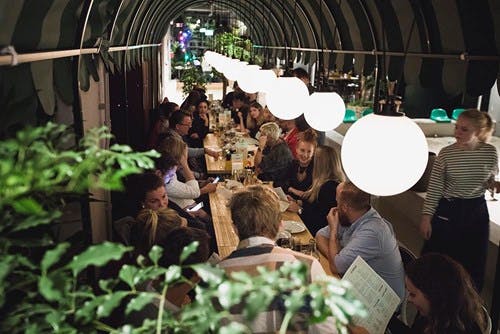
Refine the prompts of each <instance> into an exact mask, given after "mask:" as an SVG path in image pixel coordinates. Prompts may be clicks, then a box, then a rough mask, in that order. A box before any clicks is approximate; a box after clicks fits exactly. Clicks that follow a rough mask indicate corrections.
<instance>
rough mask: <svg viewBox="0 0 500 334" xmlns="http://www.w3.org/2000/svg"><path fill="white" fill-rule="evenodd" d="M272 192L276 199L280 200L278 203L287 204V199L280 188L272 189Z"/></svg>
mask: <svg viewBox="0 0 500 334" xmlns="http://www.w3.org/2000/svg"><path fill="white" fill-rule="evenodd" d="M273 190H274V192H275V193H276V195H278V197H279V198H280V201H286V202H288V198H286V195H285V192H284V191H283V189H282V188H281V187H277V188H273Z"/></svg>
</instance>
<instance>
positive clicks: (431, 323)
mask: <svg viewBox="0 0 500 334" xmlns="http://www.w3.org/2000/svg"><path fill="white" fill-rule="evenodd" d="M306 74H307V73H306ZM301 75H302V76H303V73H302V72H301V71H300V70H298V73H296V76H297V77H299V78H300V76H301ZM304 82H305V83H306V84H307V81H304ZM223 105H224V106H226V107H228V108H231V111H232V117H233V120H234V124H235V126H236V127H237V128H238V129H239V130H240V131H245V132H247V133H248V135H249V136H251V137H254V138H256V139H257V140H258V148H257V151H256V153H255V157H254V163H255V173H256V175H257V177H258V178H259V179H261V180H262V181H273V183H274V186H275V187H282V189H283V190H284V191H285V193H286V194H287V197H288V200H289V206H288V209H287V210H290V211H292V212H296V213H297V214H298V215H299V216H300V217H301V219H302V220H303V222H304V223H305V225H306V226H307V228H308V229H309V231H310V232H311V234H312V235H313V236H315V238H316V242H317V246H318V250H319V251H320V252H321V253H322V254H323V255H325V256H326V257H327V258H328V262H329V266H330V270H331V272H332V273H334V274H338V275H339V276H342V275H343V274H344V273H345V272H346V270H347V269H348V268H349V266H350V265H351V263H352V262H353V261H354V260H355V258H356V257H357V256H361V257H362V258H363V259H364V260H365V261H366V262H367V263H368V265H370V267H372V269H373V270H374V271H375V272H376V273H377V274H378V275H379V276H380V277H381V278H382V279H384V280H385V281H386V282H387V283H388V285H389V286H390V287H391V288H392V289H393V290H394V292H395V293H396V294H397V295H398V296H399V297H400V298H401V300H403V299H405V298H407V300H408V302H410V303H412V304H414V305H415V307H416V309H417V310H418V314H417V316H416V319H415V321H414V323H413V325H412V326H411V327H409V326H407V325H406V324H404V323H403V322H401V321H400V320H399V318H398V314H399V311H400V309H398V310H397V311H396V313H395V315H394V317H393V318H392V319H391V321H390V323H389V329H390V331H391V333H429V334H431V333H432V334H446V333H464V334H465V333H482V332H483V331H484V328H485V326H486V323H487V314H485V312H484V309H483V307H482V301H481V298H480V297H479V295H478V292H480V291H481V289H482V286H483V280H484V271H485V262H484V261H485V258H486V247H487V242H488V222H489V219H488V211H487V207H486V202H485V200H484V193H485V190H486V189H488V188H489V187H497V186H498V184H497V183H496V182H495V181H494V176H495V175H496V174H497V172H498V161H497V153H496V150H495V148H494V147H493V146H492V145H490V144H488V143H487V142H488V139H489V137H490V136H491V134H492V129H493V123H492V120H491V118H490V117H489V115H488V114H487V113H484V112H480V111H478V110H474V109H469V110H466V111H465V112H463V113H462V114H461V115H460V116H459V118H458V120H457V122H456V128H455V138H456V142H455V143H453V144H451V145H450V146H448V147H446V148H444V149H443V150H442V151H441V152H440V153H439V155H438V156H437V159H436V162H435V164H434V168H433V170H432V174H431V178H430V182H429V188H428V192H427V197H426V199H425V204H424V209H423V212H422V223H421V225H420V230H421V233H422V236H423V237H424V238H425V239H426V243H425V246H424V248H423V250H422V256H421V257H419V258H418V259H416V260H415V261H412V262H410V263H408V264H405V266H403V263H402V258H401V255H400V252H399V248H398V241H397V240H396V236H395V233H394V230H393V228H392V225H391V223H390V222H389V221H387V220H386V219H384V218H383V217H382V216H381V215H380V214H379V213H378V212H377V211H376V210H375V209H374V208H373V207H372V206H371V204H370V194H368V193H366V192H364V191H363V190H361V189H359V188H358V187H357V186H356V185H355V184H353V183H352V182H350V181H349V180H347V179H346V177H345V174H344V171H343V168H342V161H341V158H340V154H339V152H338V151H337V150H336V149H334V148H332V147H329V146H325V145H324V144H323V142H322V140H321V139H318V137H320V136H321V135H324V134H319V133H318V132H316V131H315V130H313V129H311V128H310V127H309V126H308V125H307V123H306V122H305V120H304V118H303V117H299V118H297V119H295V120H280V119H276V118H274V117H273V116H272V114H271V113H270V112H269V110H267V108H266V107H265V106H262V105H261V104H259V102H257V101H256V96H255V95H254V94H252V95H249V94H245V93H244V92H242V91H241V90H240V89H238V86H237V84H236V85H235V89H234V92H232V93H230V94H228V95H227V96H226V98H225V99H224V101H223ZM209 110H210V102H208V101H207V99H206V96H205V94H204V92H203V90H202V89H195V90H193V92H191V93H190V94H189V96H188V97H187V98H186V100H185V101H184V103H183V104H182V105H181V106H180V107H179V106H177V105H176V104H174V103H171V102H168V101H164V102H163V103H162V104H161V105H160V107H159V109H158V114H157V117H156V118H155V120H154V121H153V122H152V126H151V131H150V135H149V139H148V145H149V146H150V148H154V149H156V150H157V151H158V152H159V153H160V154H161V156H160V157H159V158H158V159H157V161H156V168H155V170H151V171H148V172H146V173H144V174H141V175H134V176H133V177H130V178H129V179H128V180H127V203H128V204H127V205H126V207H127V209H128V210H129V212H128V213H127V215H126V216H125V217H123V218H121V219H120V220H118V221H116V222H115V224H114V228H115V232H117V233H116V234H117V235H118V236H119V239H120V240H121V241H122V242H124V243H127V244H129V245H133V246H134V247H135V255H137V254H147V253H148V251H149V250H150V248H151V247H152V246H153V245H160V246H162V247H163V248H165V249H168V251H166V252H164V255H163V257H162V260H161V264H162V265H164V266H169V265H172V264H176V263H178V256H179V254H180V252H181V251H182V247H183V246H185V245H187V244H188V243H189V242H191V241H194V240H196V241H198V242H199V243H200V247H199V249H198V251H197V252H195V253H194V254H193V255H191V257H190V258H189V259H188V261H186V262H185V263H197V262H204V261H206V260H207V259H208V257H209V255H210V254H211V253H212V252H216V251H217V243H216V240H215V235H214V228H213V222H212V219H211V212H210V202H209V200H208V196H207V194H208V193H211V192H214V191H216V188H217V184H215V183H212V180H213V179H212V178H211V177H207V173H206V166H205V160H204V155H205V154H209V155H212V156H214V157H217V156H218V154H219V153H217V152H215V151H212V150H210V149H207V148H203V139H204V138H205V136H206V135H207V133H208V132H209V130H210V129H209V124H210V123H209ZM323 138H324V137H323ZM374 163H376V162H374ZM366 167H367V168H369V167H370V166H366ZM199 202H202V203H204V206H203V208H201V209H198V210H195V211H192V210H190V208H192V207H193V206H194V205H195V204H196V203H199ZM228 207H229V210H230V213H231V219H232V221H233V224H234V230H235V232H236V234H237V235H238V237H239V240H240V242H239V245H238V247H237V249H236V250H235V251H234V252H233V253H232V254H230V255H229V256H228V257H227V258H225V259H222V261H221V262H220V263H219V264H218V266H220V267H221V268H223V269H225V270H226V271H227V272H228V273H229V274H231V273H232V272H235V271H246V272H248V273H251V274H255V273H256V272H257V271H256V267H257V266H259V265H265V266H266V267H267V268H271V269H275V268H278V267H279V266H280V264H281V263H283V262H289V261H301V262H303V263H304V264H306V266H307V268H308V271H309V280H310V281H315V280H319V279H321V277H322V276H323V275H324V274H325V272H324V270H323V268H322V267H321V265H320V264H319V262H318V261H317V260H316V259H315V258H314V257H312V256H309V255H306V254H302V253H298V252H295V251H293V250H291V249H287V248H281V247H279V246H276V245H275V239H276V236H277V234H278V232H279V230H280V228H282V227H281V226H282V222H281V218H280V215H281V214H280V210H279V202H278V199H277V196H276V195H275V194H274V193H272V191H271V190H270V189H269V188H268V187H263V186H260V185H257V186H249V187H246V188H244V189H243V190H240V191H239V192H237V193H235V194H234V195H233V197H232V198H231V199H230V201H229V203H228ZM185 274H186V275H187V278H188V279H189V280H191V281H192V282H193V284H181V285H179V286H173V287H171V288H170V289H169V292H168V293H167V300H168V303H167V304H166V306H165V307H166V308H168V309H169V310H171V311H172V312H177V311H178V310H179V309H181V308H182V306H183V305H185V304H186V303H189V302H190V297H189V296H190V293H189V292H190V290H191V289H192V288H193V286H194V284H196V283H197V282H198V280H199V278H198V277H197V276H196V274H195V273H194V272H186V273H185ZM144 288H145V289H148V290H151V289H152V290H154V289H155V282H154V281H152V282H151V284H149V285H148V286H146V287H144ZM151 307H152V310H153V312H152V314H154V309H155V307H157V306H154V305H152V306H151ZM282 311H283V310H282V309H280V308H279V307H274V306H273V307H270V309H269V310H268V312H266V313H265V314H261V315H259V316H258V318H257V319H256V321H255V322H254V323H252V324H250V326H251V329H252V331H254V332H274V331H277V330H278V329H279V327H280V324H281V320H282V315H283V312H282ZM368 311H370V310H368ZM142 316H147V315H144V314H143V315H142ZM305 316H307V315H305ZM234 319H240V320H241V319H242V318H241V317H240V315H238V314H234ZM297 326H305V327H304V328H300V329H303V330H308V331H309V332H316V333H318V332H319V333H334V332H336V331H335V329H334V325H333V321H331V319H329V320H327V321H326V322H324V323H322V324H319V325H314V326H308V325H307V323H301V325H300V324H297ZM349 330H350V332H351V333H367V331H366V329H364V328H362V327H350V328H349Z"/></svg>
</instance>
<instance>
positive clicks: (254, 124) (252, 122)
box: [247, 102, 265, 129]
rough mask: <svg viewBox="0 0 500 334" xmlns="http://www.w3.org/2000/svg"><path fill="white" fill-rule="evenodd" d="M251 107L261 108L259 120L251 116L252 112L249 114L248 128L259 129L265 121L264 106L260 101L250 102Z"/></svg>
mask: <svg viewBox="0 0 500 334" xmlns="http://www.w3.org/2000/svg"><path fill="white" fill-rule="evenodd" d="M250 108H255V109H258V110H259V116H258V117H257V120H255V119H254V118H252V116H250V113H248V115H247V128H249V129H258V128H259V127H260V126H261V125H262V124H263V123H264V121H265V120H264V108H263V107H262V106H261V105H260V103H259V102H252V103H250Z"/></svg>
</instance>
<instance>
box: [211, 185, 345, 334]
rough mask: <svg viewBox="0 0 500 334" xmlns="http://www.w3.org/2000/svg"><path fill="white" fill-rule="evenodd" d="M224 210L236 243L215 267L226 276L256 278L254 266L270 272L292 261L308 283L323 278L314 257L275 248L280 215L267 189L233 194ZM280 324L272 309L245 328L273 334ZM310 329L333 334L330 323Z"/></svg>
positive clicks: (278, 314) (279, 316)
mask: <svg viewBox="0 0 500 334" xmlns="http://www.w3.org/2000/svg"><path fill="white" fill-rule="evenodd" d="M228 206H229V210H230V212H231V219H232V221H233V226H234V230H235V232H236V234H237V235H238V237H239V239H240V243H239V244H238V247H237V249H236V250H235V251H234V252H232V253H231V254H230V255H229V256H228V257H227V258H226V259H224V260H222V261H221V262H219V266H220V267H221V268H223V269H224V270H225V271H226V272H227V273H228V274H229V275H231V273H233V272H239V271H245V272H247V273H249V274H257V273H258V272H257V267H258V266H265V267H266V268H267V269H270V270H272V269H276V268H278V267H279V266H280V265H281V264H282V263H283V262H295V261H301V262H303V263H304V264H305V265H306V266H307V268H308V273H309V280H310V281H316V280H319V279H320V278H321V277H322V276H324V275H325V272H324V270H323V268H322V267H321V264H320V263H319V262H318V260H316V259H315V258H314V257H312V256H309V255H306V254H303V253H299V252H295V251H293V250H291V249H288V248H281V247H278V246H276V245H275V243H274V242H275V239H276V236H277V234H278V231H279V229H280V225H281V215H280V210H279V203H278V199H277V198H276V195H275V194H274V193H273V192H272V190H271V189H269V188H266V187H262V186H250V187H248V188H246V189H244V190H242V191H240V192H237V193H235V194H234V195H233V196H232V198H231V199H230V200H229V204H228ZM273 306H274V305H273ZM234 316H235V317H234V319H233V320H235V321H243V320H242V317H239V315H238V314H235V315H234ZM282 320H283V312H282V310H280V309H279V308H275V309H272V310H269V311H267V312H265V313H264V314H261V315H258V316H257V319H255V320H254V321H253V322H252V323H251V324H247V325H249V326H250V327H251V329H252V332H265V333H267V332H277V331H278V330H279V329H280V326H281V322H282ZM302 324H303V323H302ZM310 327H314V328H315V329H316V330H317V331H320V332H324V333H335V332H336V330H335V328H334V327H335V326H334V324H333V322H332V321H325V322H323V323H321V324H316V325H312V326H310ZM304 329H305V328H304Z"/></svg>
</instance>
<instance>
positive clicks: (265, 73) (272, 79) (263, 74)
mask: <svg viewBox="0 0 500 334" xmlns="http://www.w3.org/2000/svg"><path fill="white" fill-rule="evenodd" d="M258 77H259V79H258V80H259V82H260V84H259V92H263V93H268V92H269V90H271V88H272V87H273V86H274V85H275V84H276V80H277V79H278V77H276V73H274V71H273V70H260V71H259V73H258Z"/></svg>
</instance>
